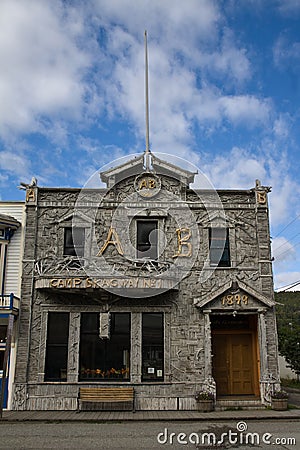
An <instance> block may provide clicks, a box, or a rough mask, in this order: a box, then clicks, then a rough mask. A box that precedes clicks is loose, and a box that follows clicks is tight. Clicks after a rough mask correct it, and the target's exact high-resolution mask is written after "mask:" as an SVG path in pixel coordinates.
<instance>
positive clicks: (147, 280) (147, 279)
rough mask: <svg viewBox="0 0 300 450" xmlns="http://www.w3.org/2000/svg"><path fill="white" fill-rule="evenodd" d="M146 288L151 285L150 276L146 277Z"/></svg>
mask: <svg viewBox="0 0 300 450" xmlns="http://www.w3.org/2000/svg"><path fill="white" fill-rule="evenodd" d="M143 287H144V288H149V287H151V280H150V279H149V278H144V286H143Z"/></svg>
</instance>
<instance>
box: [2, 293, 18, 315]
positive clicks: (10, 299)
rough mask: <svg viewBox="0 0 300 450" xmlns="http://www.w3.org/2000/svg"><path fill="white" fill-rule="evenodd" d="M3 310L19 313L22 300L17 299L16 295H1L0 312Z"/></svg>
mask: <svg viewBox="0 0 300 450" xmlns="http://www.w3.org/2000/svg"><path fill="white" fill-rule="evenodd" d="M1 309H5V310H12V311H19V309H20V299H19V298H18V297H15V296H14V294H9V295H0V310H1Z"/></svg>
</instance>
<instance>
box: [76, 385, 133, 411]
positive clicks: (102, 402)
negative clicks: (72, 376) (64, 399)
mask: <svg viewBox="0 0 300 450" xmlns="http://www.w3.org/2000/svg"><path fill="white" fill-rule="evenodd" d="M79 400H80V402H79V405H80V409H83V410H88V409H92V410H95V409H97V408H99V409H100V410H102V409H108V410H109V409H110V408H111V409H114V408H116V407H117V408H120V409H126V410H132V409H134V388H133V387H95V388H93V387H92V388H85V387H80V388H79ZM106 405H107V406H106ZM114 405H115V406H114Z"/></svg>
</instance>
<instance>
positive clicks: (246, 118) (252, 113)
mask: <svg viewBox="0 0 300 450" xmlns="http://www.w3.org/2000/svg"><path fill="white" fill-rule="evenodd" d="M219 103H220V106H221V109H222V110H223V111H224V115H225V116H226V117H227V118H228V119H229V120H230V121H231V122H232V123H234V124H238V123H245V124H247V125H248V126H249V125H250V126H252V125H255V124H259V123H260V124H263V123H266V122H267V121H268V119H269V116H270V113H271V105H270V102H269V101H268V100H260V99H258V98H256V97H254V96H250V95H237V96H226V97H221V98H220V99H219Z"/></svg>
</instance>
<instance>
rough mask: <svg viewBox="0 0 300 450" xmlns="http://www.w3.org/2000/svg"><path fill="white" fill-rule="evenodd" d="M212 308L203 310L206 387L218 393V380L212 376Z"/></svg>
mask: <svg viewBox="0 0 300 450" xmlns="http://www.w3.org/2000/svg"><path fill="white" fill-rule="evenodd" d="M210 313H211V310H210V309H209V310H203V315H204V383H203V384H204V387H205V389H206V390H208V391H209V392H212V393H213V394H214V395H215V394H216V382H215V380H214V379H213V376H212V357H213V355H212V345H211V326H210V317H209V314H210Z"/></svg>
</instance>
